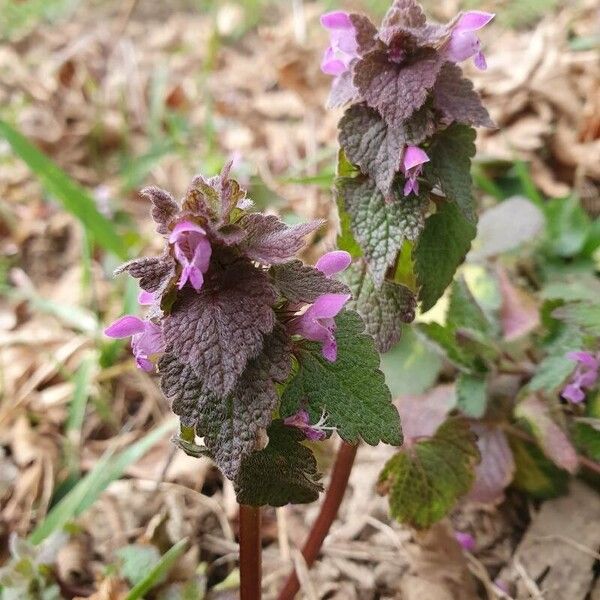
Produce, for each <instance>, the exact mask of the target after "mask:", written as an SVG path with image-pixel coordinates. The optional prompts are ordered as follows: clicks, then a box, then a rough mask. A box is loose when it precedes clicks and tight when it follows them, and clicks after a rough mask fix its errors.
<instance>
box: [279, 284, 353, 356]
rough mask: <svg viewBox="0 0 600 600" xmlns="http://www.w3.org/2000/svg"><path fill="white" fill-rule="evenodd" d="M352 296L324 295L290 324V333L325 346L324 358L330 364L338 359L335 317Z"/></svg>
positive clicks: (323, 350) (323, 349)
mask: <svg viewBox="0 0 600 600" xmlns="http://www.w3.org/2000/svg"><path fill="white" fill-rule="evenodd" d="M350 298H351V296H350V294H323V295H322V296H319V297H318V298H317V299H316V300H315V301H314V303H313V304H311V305H310V306H309V307H308V308H307V309H306V311H305V312H304V313H303V314H301V315H300V316H298V317H296V318H295V319H293V320H292V321H291V322H290V332H291V333H295V334H298V335H301V336H302V337H304V338H306V339H307V340H312V341H313V342H321V344H323V348H322V353H323V356H324V357H325V358H326V359H327V360H328V361H329V362H335V360H336V358H337V342H336V341H335V327H336V326H335V321H334V319H333V318H334V317H335V316H336V315H337V314H338V313H339V312H340V311H341V310H342V308H344V304H346V302H348V300H350Z"/></svg>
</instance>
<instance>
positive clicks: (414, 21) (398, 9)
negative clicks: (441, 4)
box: [381, 0, 427, 29]
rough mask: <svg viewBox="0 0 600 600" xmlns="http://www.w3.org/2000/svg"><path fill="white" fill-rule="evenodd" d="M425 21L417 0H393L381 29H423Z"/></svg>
mask: <svg viewBox="0 0 600 600" xmlns="http://www.w3.org/2000/svg"><path fill="white" fill-rule="evenodd" d="M426 22H427V19H426V17H425V13H424V12H423V9H422V8H421V5H420V4H419V3H418V2H417V0H394V3H393V4H392V6H390V8H389V9H388V11H387V13H386V14H385V17H384V18H383V23H382V25H381V26H382V27H383V28H386V27H398V26H400V27H410V28H414V29H416V28H420V27H424V26H425V23H426Z"/></svg>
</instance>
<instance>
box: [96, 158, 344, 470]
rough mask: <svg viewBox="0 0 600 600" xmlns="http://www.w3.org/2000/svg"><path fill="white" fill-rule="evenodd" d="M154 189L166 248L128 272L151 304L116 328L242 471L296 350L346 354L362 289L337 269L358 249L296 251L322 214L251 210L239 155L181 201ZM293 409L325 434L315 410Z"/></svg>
mask: <svg viewBox="0 0 600 600" xmlns="http://www.w3.org/2000/svg"><path fill="white" fill-rule="evenodd" d="M144 193H145V195H146V196H147V197H148V198H149V199H150V200H151V201H152V205H153V208H152V216H153V218H154V221H155V222H156V225H157V231H158V233H160V234H161V235H162V236H163V238H164V243H165V248H164V252H163V253H162V254H161V255H160V256H156V257H147V258H139V259H135V260H133V261H130V262H128V263H126V264H125V265H123V266H122V267H120V269H118V272H123V271H126V272H128V273H129V274H130V275H132V276H133V277H136V278H137V279H139V283H140V287H141V289H142V291H141V293H140V296H139V302H140V304H141V305H144V306H147V308H148V314H147V316H146V317H145V318H139V317H137V316H134V315H125V316H123V317H121V318H119V319H118V320H117V321H115V322H114V323H113V324H112V325H110V326H109V327H108V328H107V329H106V331H105V333H106V335H107V336H109V337H113V338H123V337H129V336H131V345H132V350H133V354H134V356H135V360H136V364H137V366H138V367H139V368H140V369H143V370H144V371H148V372H152V371H154V370H156V369H157V370H158V372H159V374H160V377H161V387H162V389H163V392H164V393H165V395H166V396H167V398H168V399H169V400H170V402H171V405H172V408H173V410H174V412H175V413H177V414H178V415H179V416H180V418H181V422H182V424H183V425H184V426H186V427H191V428H193V429H194V431H195V433H196V435H197V436H199V437H203V438H204V443H205V445H206V449H207V451H208V452H209V453H210V454H211V455H212V456H213V457H214V459H215V460H216V462H217V463H218V464H219V466H220V467H221V469H222V470H223V471H224V473H225V474H226V475H227V476H228V477H230V478H232V479H235V478H236V476H237V474H238V471H239V469H240V465H241V462H242V460H243V459H244V457H246V456H248V455H249V454H251V453H252V452H254V451H255V450H257V449H259V447H260V443H261V439H262V437H264V436H262V434H261V432H263V431H264V430H265V429H266V428H267V427H268V426H269V424H270V422H271V419H272V414H273V412H274V411H275V410H276V409H277V407H278V403H279V396H278V393H277V385H278V384H280V383H284V382H285V381H286V380H287V379H288V378H289V377H290V375H291V373H292V359H293V356H294V354H295V353H297V351H299V350H300V349H302V348H303V346H304V345H305V344H306V343H308V341H312V342H318V343H320V344H321V348H322V355H323V357H324V360H326V361H329V362H333V361H335V360H336V358H337V344H336V322H335V320H334V319H335V317H336V316H337V315H338V314H339V313H340V311H342V309H343V308H344V305H345V304H346V303H347V302H348V300H349V299H350V293H349V290H348V288H347V287H346V285H345V284H343V283H341V282H340V281H338V280H337V279H336V278H335V275H336V274H338V273H339V272H341V271H342V270H344V269H345V268H346V267H347V266H348V265H349V263H350V255H349V254H348V253H346V252H342V251H335V252H330V253H328V254H326V255H324V256H323V257H322V258H321V259H320V260H319V261H318V263H317V265H316V266H315V267H309V266H306V265H304V264H302V262H301V261H299V260H298V259H295V255H296V254H297V253H298V251H299V250H300V249H301V248H302V247H303V245H304V239H305V237H306V236H307V235H308V234H309V233H311V232H312V231H314V230H316V229H317V228H318V227H319V226H320V225H321V222H312V223H307V224H301V225H296V226H293V227H290V226H287V225H285V224H284V223H283V222H282V221H280V220H279V219H278V218H277V217H275V216H272V215H264V214H262V213H256V212H255V213H249V212H247V210H246V208H247V207H248V206H249V202H248V200H247V198H246V197H245V192H244V191H243V190H241V189H240V187H239V185H238V184H237V183H236V182H235V181H234V180H231V179H230V178H229V166H227V167H226V168H225V169H224V170H223V172H222V173H221V174H220V175H219V176H217V177H213V178H211V179H205V178H203V177H197V178H196V179H194V181H193V182H192V185H191V186H190V188H189V189H188V191H187V193H186V195H185V197H184V198H183V201H182V202H181V203H179V202H176V201H175V200H174V199H173V198H172V197H171V196H170V195H169V194H168V193H167V192H164V191H163V190H159V189H157V188H149V189H147V190H145V191H144ZM292 421H293V422H292ZM292 421H290V422H289V423H288V425H290V426H294V427H297V428H298V430H299V431H301V432H303V433H304V435H305V436H306V437H308V438H310V439H314V435H313V433H312V431H313V430H312V429H311V428H310V423H309V419H308V413H306V414H304V413H303V414H302V415H300V416H298V417H297V419H296V420H294V419H292ZM321 425H322V424H319V425H318V426H319V427H320V426H321Z"/></svg>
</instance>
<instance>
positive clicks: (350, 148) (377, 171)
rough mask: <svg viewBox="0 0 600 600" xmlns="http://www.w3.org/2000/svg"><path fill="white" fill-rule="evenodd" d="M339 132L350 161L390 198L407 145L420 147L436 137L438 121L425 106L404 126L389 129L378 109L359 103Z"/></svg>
mask: <svg viewBox="0 0 600 600" xmlns="http://www.w3.org/2000/svg"><path fill="white" fill-rule="evenodd" d="M339 130H340V134H339V141H340V145H341V146H342V148H343V149H344V152H345V153H346V156H347V157H348V159H349V160H350V161H351V162H352V163H354V164H355V165H358V166H359V167H360V168H361V170H362V171H363V173H368V174H369V175H370V176H371V177H372V178H373V179H375V183H376V184H377V187H378V188H379V189H380V190H381V192H382V194H384V196H388V195H389V194H390V191H391V188H392V183H393V181H394V177H395V175H396V173H397V172H398V171H399V170H400V166H401V163H402V155H403V152H404V148H405V146H406V145H409V144H420V143H421V142H422V141H423V140H424V139H425V138H427V137H429V136H430V135H432V134H433V132H434V131H435V122H434V120H433V113H432V112H431V110H430V109H429V108H427V107H422V108H421V109H419V110H418V111H416V112H415V113H414V114H413V115H412V116H411V117H410V118H409V119H407V120H406V121H404V122H403V123H402V125H401V126H399V127H389V126H388V125H387V124H386V122H385V121H384V120H383V119H382V118H381V117H380V116H379V113H378V112H377V111H376V110H373V109H372V108H369V107H368V106H366V105H364V104H355V105H354V106H351V107H350V108H349V109H348V110H347V111H346V113H345V114H344V116H343V117H342V119H341V121H340V123H339Z"/></svg>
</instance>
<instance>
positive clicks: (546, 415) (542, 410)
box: [515, 394, 578, 473]
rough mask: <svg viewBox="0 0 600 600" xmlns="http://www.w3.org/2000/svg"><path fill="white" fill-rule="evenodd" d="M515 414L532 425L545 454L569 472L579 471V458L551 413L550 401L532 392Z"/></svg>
mask: <svg viewBox="0 0 600 600" xmlns="http://www.w3.org/2000/svg"><path fill="white" fill-rule="evenodd" d="M515 415H516V416H517V417H518V418H520V419H524V420H525V421H526V422H527V423H528V425H529V426H530V427H531V430H532V431H533V434H534V435H535V437H536V439H537V440H538V442H539V444H540V446H541V448H542V450H543V451H544V454H545V455H546V456H547V457H548V458H549V459H550V460H552V461H553V462H554V463H555V464H557V465H558V466H559V467H561V468H563V469H565V471H568V472H569V473H575V471H577V466H578V459H577V453H576V452H575V448H574V447H573V445H572V444H571V442H570V441H569V438H568V437H567V434H566V433H565V432H564V431H563V430H562V428H561V427H560V426H559V425H558V423H556V421H554V420H553V419H552V417H551V415H550V407H549V406H548V403H547V402H546V401H544V400H542V399H541V398H540V397H539V396H536V395H534V394H532V395H531V396H528V397H527V398H525V400H522V401H521V402H519V404H518V405H517V407H516V408H515Z"/></svg>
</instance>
